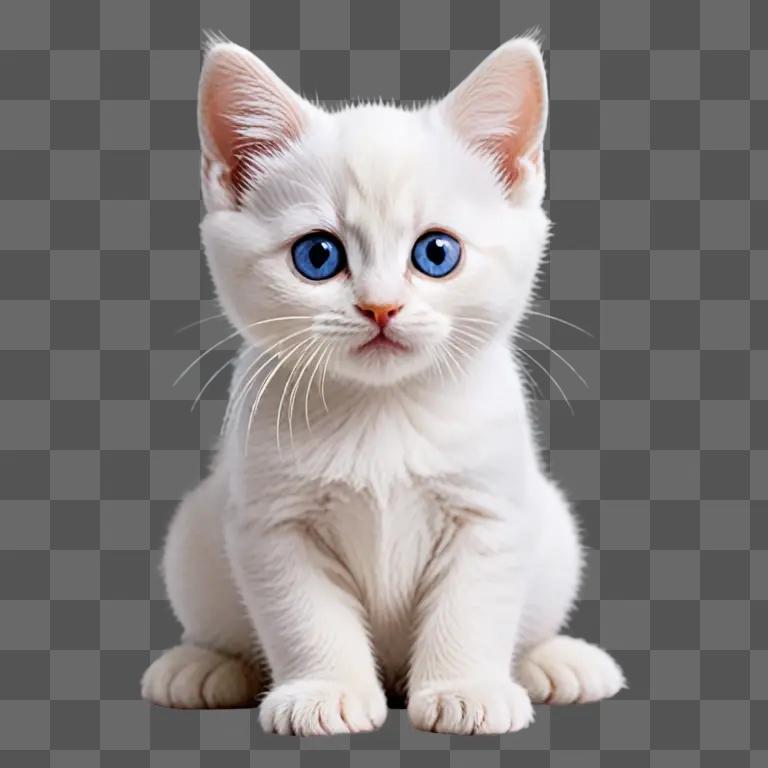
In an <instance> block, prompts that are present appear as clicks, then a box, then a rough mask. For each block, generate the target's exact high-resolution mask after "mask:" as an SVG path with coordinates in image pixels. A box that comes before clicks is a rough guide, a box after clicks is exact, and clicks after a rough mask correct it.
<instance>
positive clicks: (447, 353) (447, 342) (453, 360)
mask: <svg viewBox="0 0 768 768" xmlns="http://www.w3.org/2000/svg"><path fill="white" fill-rule="evenodd" d="M445 341H446V344H450V340H449V339H446V340H445ZM443 352H444V353H445V354H446V355H447V356H448V359H449V360H450V361H451V363H452V364H453V365H455V366H456V368H457V369H458V371H459V374H463V373H464V369H463V368H462V367H461V364H460V363H459V361H458V360H457V359H456V358H455V357H454V355H453V353H452V352H451V350H450V349H449V347H448V346H443ZM453 380H454V381H455V382H456V383H457V384H458V383H459V378H458V377H457V376H456V375H455V372H454V378H453Z"/></svg>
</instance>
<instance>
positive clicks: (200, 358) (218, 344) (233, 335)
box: [173, 315, 312, 387]
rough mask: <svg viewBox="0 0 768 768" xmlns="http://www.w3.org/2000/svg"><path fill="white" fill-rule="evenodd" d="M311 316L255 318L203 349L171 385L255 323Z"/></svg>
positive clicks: (303, 318) (300, 318) (306, 318)
mask: <svg viewBox="0 0 768 768" xmlns="http://www.w3.org/2000/svg"><path fill="white" fill-rule="evenodd" d="M311 319H312V317H311V316H310V315H287V316H285V317H270V318H267V319H266V320H257V321H256V322H254V323H249V324H248V325H246V326H245V327H244V328H243V329H239V328H238V329H237V330H235V331H233V332H232V333H230V334H229V335H228V336H225V337H224V338H223V339H220V340H219V341H217V342H216V343H215V344H212V345H211V346H210V347H208V349H206V350H205V352H203V353H202V354H201V355H199V356H198V357H197V358H196V359H195V360H193V361H192V362H191V363H190V364H189V365H188V366H187V367H186V368H185V369H184V370H183V371H182V372H181V373H180V374H179V375H178V376H177V377H176V381H174V382H173V386H174V387H175V386H176V385H177V384H178V383H179V382H180V381H181V380H182V379H183V378H184V376H186V375H187V374H188V373H189V372H190V371H191V370H192V368H194V367H195V365H196V364H197V363H199V362H200V361H201V360H202V359H203V358H204V357H205V356H206V355H208V354H210V353H211V352H213V350H214V349H217V348H218V347H220V346H221V345H222V344H225V343H226V342H228V341H229V340H230V339H234V338H235V336H237V335H239V334H240V333H241V332H242V331H245V330H248V329H250V328H255V327H256V326H257V325H265V324H267V323H276V322H278V321H280V320H311Z"/></svg>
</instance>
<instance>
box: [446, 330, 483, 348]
mask: <svg viewBox="0 0 768 768" xmlns="http://www.w3.org/2000/svg"><path fill="white" fill-rule="evenodd" d="M453 330H454V331H459V330H460V329H458V328H454V329H453ZM467 338H470V339H475V338H476V337H475V336H468V337H464V334H463V333H460V334H459V338H458V339H454V341H455V342H456V343H461V344H465V345H466V346H468V347H469V348H470V349H473V350H474V351H475V352H478V353H480V352H482V350H481V349H480V347H478V346H476V345H475V344H472V343H470V342H469V341H467Z"/></svg>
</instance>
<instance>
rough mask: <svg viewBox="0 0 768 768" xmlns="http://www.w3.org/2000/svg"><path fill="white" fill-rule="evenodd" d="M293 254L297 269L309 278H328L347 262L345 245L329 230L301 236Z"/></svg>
mask: <svg viewBox="0 0 768 768" xmlns="http://www.w3.org/2000/svg"><path fill="white" fill-rule="evenodd" d="M291 255H292V256H293V264H294V266H295V267H296V269H297V270H298V271H299V273H300V274H302V275H304V277H306V278H307V279H308V280H328V279H329V278H331V277H333V276H334V275H338V274H339V272H341V270H342V269H344V267H345V266H346V264H347V258H346V254H345V253H344V246H343V245H342V244H341V243H340V242H339V240H338V239H337V238H336V237H334V236H333V235H331V234H330V233H328V232H311V233H310V234H308V235H304V237H301V238H299V239H298V240H297V241H296V242H295V243H294V244H293V248H292V250H291Z"/></svg>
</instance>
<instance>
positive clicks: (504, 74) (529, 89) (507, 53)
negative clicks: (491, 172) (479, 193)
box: [446, 40, 547, 186]
mask: <svg viewBox="0 0 768 768" xmlns="http://www.w3.org/2000/svg"><path fill="white" fill-rule="evenodd" d="M446 101H447V104H448V108H449V113H450V115H451V117H452V119H453V123H454V125H455V127H456V129H457V131H458V133H459V134H460V135H461V136H462V137H463V138H464V139H465V141H467V142H468V143H469V144H470V145H472V146H476V147H480V148H481V149H483V150H487V151H488V152H489V153H491V154H492V155H493V156H494V158H495V159H496V162H497V167H498V169H499V171H500V173H501V175H502V177H503V178H504V181H505V183H506V184H507V185H508V186H511V185H513V184H514V183H515V182H516V181H517V180H518V179H519V177H520V174H521V171H522V170H523V168H524V163H523V161H527V163H530V164H531V165H533V167H534V168H535V169H536V170H537V171H541V169H542V167H543V162H542V161H543V157H542V141H543V133H544V124H545V121H546V112H547V109H546V79H545V75H544V70H543V65H542V63H541V55H540V53H539V51H538V48H536V46H535V44H533V43H531V42H530V41H519V40H517V41H510V43H507V44H505V45H503V46H502V47H501V48H499V49H497V50H496V51H495V52H494V53H493V54H491V55H490V56H489V57H488V58H486V59H485V60H484V61H483V62H481V63H480V65H478V67H477V68H476V69H475V70H474V71H473V72H472V73H471V74H470V75H469V76H468V77H467V79H466V80H464V82H462V83H460V84H459V85H458V86H457V87H456V88H455V89H454V91H453V92H452V93H450V94H449V95H448V97H447V99H446ZM529 167H530V166H529Z"/></svg>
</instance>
